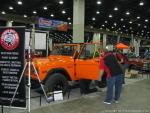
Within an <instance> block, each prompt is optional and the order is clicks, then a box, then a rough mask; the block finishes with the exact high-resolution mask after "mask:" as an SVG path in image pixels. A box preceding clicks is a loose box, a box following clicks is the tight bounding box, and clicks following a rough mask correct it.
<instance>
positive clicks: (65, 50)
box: [51, 45, 77, 56]
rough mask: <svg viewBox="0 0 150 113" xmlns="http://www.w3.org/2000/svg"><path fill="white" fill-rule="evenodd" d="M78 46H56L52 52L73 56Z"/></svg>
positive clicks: (52, 53) (53, 53)
mask: <svg viewBox="0 0 150 113" xmlns="http://www.w3.org/2000/svg"><path fill="white" fill-rule="evenodd" d="M76 48H77V46H68V45H67V46H66V45H61V46H55V47H54V48H53V50H52V52H51V55H65V56H73V55H74V53H75V50H76Z"/></svg>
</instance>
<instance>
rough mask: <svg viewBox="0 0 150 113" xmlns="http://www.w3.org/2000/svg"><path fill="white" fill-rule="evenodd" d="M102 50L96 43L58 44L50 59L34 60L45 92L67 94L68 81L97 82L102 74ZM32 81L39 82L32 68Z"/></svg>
mask: <svg viewBox="0 0 150 113" xmlns="http://www.w3.org/2000/svg"><path fill="white" fill-rule="evenodd" d="M100 50H101V45H100V44H96V43H80V44H58V45H56V46H55V47H54V49H53V51H52V52H51V54H50V55H49V56H48V57H44V58H34V59H33V63H34V65H35V68H36V70H37V72H38V75H39V78H40V79H41V81H42V83H43V84H44V88H45V91H46V92H52V91H54V90H63V92H66V91H67V88H68V81H78V80H79V79H90V80H97V79H98V77H99V72H100V70H99V53H100ZM26 73H28V72H26ZM26 76H28V74H26ZM31 79H32V81H34V83H35V82H38V79H37V76H36V75H35V71H34V70H33V68H31ZM37 84H39V83H37Z"/></svg>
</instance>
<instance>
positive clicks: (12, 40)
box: [0, 29, 20, 50]
mask: <svg viewBox="0 0 150 113" xmlns="http://www.w3.org/2000/svg"><path fill="white" fill-rule="evenodd" d="M19 40H20V39H19V35H18V33H17V32H16V31H15V30H13V29H6V30H5V31H4V32H3V33H2V35H1V38H0V44H1V46H2V47H3V48H4V49H6V50H14V49H15V48H17V47H18V45H19Z"/></svg>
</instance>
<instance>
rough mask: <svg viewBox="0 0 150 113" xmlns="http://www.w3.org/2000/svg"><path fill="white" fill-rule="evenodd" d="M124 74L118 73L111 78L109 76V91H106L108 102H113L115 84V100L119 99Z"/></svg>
mask: <svg viewBox="0 0 150 113" xmlns="http://www.w3.org/2000/svg"><path fill="white" fill-rule="evenodd" d="M122 77H123V75H122V74H120V75H116V76H113V77H111V78H107V91H106V98H105V101H106V102H111V101H112V100H113V87H114V86H115V96H114V100H118V99H119V97H120V93H121V89H122V80H123V78H122Z"/></svg>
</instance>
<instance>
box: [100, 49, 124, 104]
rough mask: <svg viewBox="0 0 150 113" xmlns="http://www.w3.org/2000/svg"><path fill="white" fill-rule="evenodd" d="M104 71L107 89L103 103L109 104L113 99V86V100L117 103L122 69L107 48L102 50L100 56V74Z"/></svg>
mask: <svg viewBox="0 0 150 113" xmlns="http://www.w3.org/2000/svg"><path fill="white" fill-rule="evenodd" d="M104 71H105V72H106V75H107V91H106V98H105V101H104V103H105V104H111V103H112V101H113V87H115V96H114V100H115V102H116V103H118V100H119V98H120V94H121V88H122V77H123V76H122V74H123V72H122V69H121V67H120V65H119V63H118V61H117V59H116V57H115V55H114V54H113V53H111V52H108V50H106V49H105V50H104V51H103V57H101V58H100V75H102V74H103V73H104Z"/></svg>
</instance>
